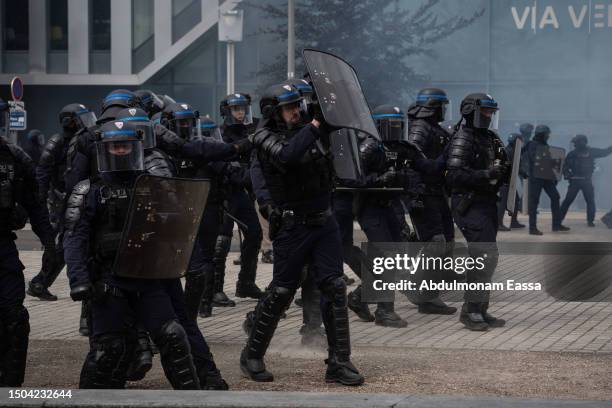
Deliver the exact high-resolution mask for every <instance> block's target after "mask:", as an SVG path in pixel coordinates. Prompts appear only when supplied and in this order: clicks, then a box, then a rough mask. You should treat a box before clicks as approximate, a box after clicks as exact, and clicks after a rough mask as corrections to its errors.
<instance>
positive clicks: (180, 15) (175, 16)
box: [172, 0, 202, 43]
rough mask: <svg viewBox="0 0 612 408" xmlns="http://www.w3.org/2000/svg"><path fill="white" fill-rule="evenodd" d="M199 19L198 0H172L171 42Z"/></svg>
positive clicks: (199, 3) (200, 17)
mask: <svg viewBox="0 0 612 408" xmlns="http://www.w3.org/2000/svg"><path fill="white" fill-rule="evenodd" d="M201 20H202V2H201V1H200V0H172V43H175V42H176V41H178V40H180V39H181V37H183V36H184V35H185V34H187V33H188V32H189V30H191V29H192V28H193V27H194V26H195V25H196V24H198V23H199V22H200V21H201Z"/></svg>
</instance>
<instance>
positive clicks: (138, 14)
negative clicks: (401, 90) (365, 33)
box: [0, 0, 612, 204]
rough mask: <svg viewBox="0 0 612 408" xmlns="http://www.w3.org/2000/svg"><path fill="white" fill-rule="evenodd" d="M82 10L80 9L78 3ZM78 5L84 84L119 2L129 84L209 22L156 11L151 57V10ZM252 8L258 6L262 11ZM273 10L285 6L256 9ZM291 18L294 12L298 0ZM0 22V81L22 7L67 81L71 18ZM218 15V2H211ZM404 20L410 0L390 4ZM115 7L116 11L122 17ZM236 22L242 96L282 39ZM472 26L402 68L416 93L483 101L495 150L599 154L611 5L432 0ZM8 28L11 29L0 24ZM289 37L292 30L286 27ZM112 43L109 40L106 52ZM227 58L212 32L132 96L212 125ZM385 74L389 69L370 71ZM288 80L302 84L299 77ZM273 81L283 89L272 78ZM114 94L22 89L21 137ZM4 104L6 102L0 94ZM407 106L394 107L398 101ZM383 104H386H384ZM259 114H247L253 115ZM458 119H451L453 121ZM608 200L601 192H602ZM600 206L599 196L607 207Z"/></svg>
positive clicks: (24, 40) (137, 3) (197, 10)
mask: <svg viewBox="0 0 612 408" xmlns="http://www.w3.org/2000/svg"><path fill="white" fill-rule="evenodd" d="M84 1H85V0H84ZM87 1H89V7H88V11H89V24H88V30H89V32H88V35H89V64H88V65H89V66H88V72H89V73H90V74H108V75H110V76H111V77H112V75H113V72H112V65H113V64H112V63H111V60H112V55H113V52H114V50H113V44H116V42H115V43H113V24H112V19H113V13H112V7H114V6H115V5H116V4H117V3H118V2H119V1H121V4H125V3H128V4H129V5H130V10H131V16H130V21H131V24H132V27H131V30H130V32H131V38H128V39H125V41H127V42H128V43H129V44H130V50H131V62H130V65H129V66H130V69H129V72H128V74H130V73H131V74H132V75H138V74H139V73H141V72H143V70H147V69H148V67H150V66H151V64H153V65H154V64H155V62H156V58H157V56H156V52H162V51H164V52H165V50H166V49H171V48H172V47H175V46H176V45H177V44H180V43H181V40H182V39H184V38H185V36H186V35H187V34H188V33H190V31H191V30H193V29H194V28H197V27H198V24H200V23H201V21H202V20H203V19H205V18H206V16H207V15H208V14H207V13H214V14H215V15H216V13H218V9H217V7H210V5H211V4H216V3H215V2H214V1H211V0H171V1H170V0H169V1H168V3H167V5H166V9H165V10H166V12H167V13H168V21H169V24H170V26H169V27H168V28H167V30H166V32H164V33H163V35H166V36H167V38H168V40H167V43H166V45H165V48H162V49H158V50H157V51H156V46H155V44H156V37H158V36H159V35H160V34H162V33H160V32H158V31H156V25H155V24H156V17H157V18H159V17H160V16H156V15H155V7H154V6H155V2H154V1H153V0H87ZM262 1H263V0H262ZM266 1H269V2H271V3H274V4H277V5H279V6H283V5H284V4H285V3H286V0H266ZM297 2H298V7H299V0H298V1H297ZM0 3H1V8H0V11H1V13H2V16H0V21H1V22H2V55H1V68H2V72H3V73H5V74H19V73H28V72H30V71H31V67H30V56H29V50H30V45H31V43H32V41H31V37H32V35H34V34H35V32H34V31H33V27H31V26H30V25H29V22H30V19H29V15H30V14H31V13H30V10H29V8H30V7H33V6H34V5H36V6H37V7H38V4H39V3H46V6H45V8H46V12H45V19H46V21H47V22H48V23H47V28H48V29H47V35H46V36H47V45H46V53H47V54H46V68H45V72H46V73H56V72H57V73H61V72H63V73H66V72H69V68H70V67H69V66H67V65H69V64H68V63H67V61H68V59H66V51H67V46H68V47H69V46H70V41H69V40H70V37H69V36H68V37H67V36H66V33H68V34H69V32H70V18H69V17H70V10H68V9H67V5H66V4H67V0H44V1H40V0H38V1H37V0H30V1H9V0H0ZM220 3H221V4H223V0H221V1H220ZM400 3H401V5H402V6H403V7H406V8H414V7H415V5H417V4H420V3H422V1H421V0H401V1H400ZM124 7H125V6H124ZM238 7H239V8H241V9H243V10H244V11H245V20H244V24H245V26H244V40H243V41H242V42H240V43H238V44H237V46H236V62H237V66H236V90H237V91H240V92H248V93H251V94H252V95H253V96H254V97H255V100H257V90H258V89H260V88H261V87H262V86H263V85H264V84H265V83H266V81H268V80H269V79H268V78H266V77H265V75H263V74H265V73H263V72H262V70H263V67H264V66H265V64H267V63H270V62H272V61H274V60H275V59H276V58H277V57H278V56H282V55H284V54H285V53H286V41H285V40H284V39H282V38H277V37H274V36H271V35H269V34H262V33H261V31H262V30H266V29H268V28H275V27H282V25H283V24H285V23H286V22H285V21H283V20H278V19H270V18H268V17H267V16H265V15H263V14H262V12H261V11H260V10H259V9H257V8H254V7H249V6H247V5H244V6H241V5H240V4H239V5H238ZM478 10H483V11H484V13H483V15H482V16H481V17H480V18H478V19H477V20H476V21H475V22H474V23H473V24H472V25H470V26H469V27H467V28H465V29H462V30H460V31H457V32H456V33H454V34H453V35H451V36H450V37H448V38H445V39H443V40H441V41H439V42H438V43H436V44H435V46H434V49H433V51H434V52H433V53H432V54H431V55H423V56H419V57H418V58H414V59H413V60H411V61H410V65H411V66H412V67H413V68H414V69H415V70H416V71H417V72H419V73H424V74H426V75H427V77H428V81H427V83H425V84H423V85H424V86H426V85H432V86H438V87H442V88H444V89H446V90H447V91H448V93H449V95H450V96H451V97H452V99H453V102H454V108H455V111H457V110H458V106H459V102H460V100H461V98H462V97H463V96H465V95H466V94H467V93H470V92H476V91H485V92H488V93H490V94H491V95H493V96H494V97H495V99H496V100H498V102H499V104H500V106H501V125H502V127H501V129H500V131H501V133H502V138H503V139H504V140H505V139H506V138H507V136H508V134H509V133H510V132H513V131H515V130H516V129H517V126H518V124H520V123H522V122H526V121H529V122H533V123H546V124H548V125H550V126H551V128H552V130H553V135H552V138H551V144H555V145H558V146H562V147H564V148H566V149H569V147H570V146H569V140H570V139H571V137H573V136H574V135H575V134H577V133H584V134H587V135H588V136H589V140H590V143H591V144H592V145H595V146H602V147H603V146H607V145H609V144H610V136H609V135H610V134H611V133H612V115H611V114H610V104H609V102H608V99H609V98H608V95H610V94H612V70H611V69H609V67H610V66H612V53H610V51H609V48H610V46H609V44H610V43H611V40H612V0H508V1H498V0H461V1H457V0H442V1H440V3H439V4H438V5H437V6H436V9H435V13H436V14H437V15H438V17H439V20H440V21H443V20H444V19H459V18H461V17H469V16H471V15H472V14H473V13H474V12H475V11H478ZM9 16H10V17H9ZM297 24H298V25H299V20H298V21H297ZM115 41H116V40H115ZM347 41H350V39H348V40H347ZM225 53H226V46H225V44H223V43H219V42H218V41H217V28H216V25H213V26H212V27H211V28H210V29H208V30H207V31H206V32H204V33H203V34H202V35H200V36H199V37H198V38H197V39H195V40H194V41H192V42H191V43H189V44H188V46H186V48H185V49H183V50H182V51H181V52H180V53H179V54H178V55H176V56H175V57H174V58H173V59H172V60H170V61H168V62H167V63H165V64H164V65H163V67H160V69H157V70H156V71H155V73H154V74H153V75H152V76H150V77H148V78H147V79H146V81H145V82H144V83H142V84H140V86H141V87H143V88H149V89H152V90H153V91H156V92H160V93H165V94H168V95H171V96H173V97H174V98H175V99H177V100H179V101H186V102H189V103H191V104H192V105H194V106H195V107H197V108H198V109H199V110H200V112H201V113H203V114H210V115H211V116H213V117H215V118H217V119H218V102H219V100H220V99H221V98H223V97H224V96H225V88H226V83H225V82H226V81H225V72H226V69H225V68H226V67H225V63H226V56H225ZM372 69H378V70H394V69H396V67H393V66H391V67H382V66H373V67H372ZM298 75H301V74H300V73H298ZM279 80H282V78H279ZM116 87H127V88H131V89H134V88H136V85H135V84H127V85H126V84H125V83H121V82H117V83H105V84H102V85H99V86H87V85H83V84H79V85H78V86H71V85H70V84H69V83H68V84H63V85H57V86H54V85H53V84H51V83H49V84H45V85H35V86H30V85H28V82H27V81H26V91H25V95H26V96H25V101H26V107H27V108H28V111H29V115H28V118H29V122H30V127H31V128H34V127H36V128H40V129H42V130H43V131H44V132H45V133H46V134H51V133H53V132H54V131H56V130H57V115H56V112H57V111H58V110H59V109H60V108H61V106H63V105H65V104H67V103H71V102H82V103H85V104H86V105H88V106H89V107H91V108H93V109H97V108H98V104H99V100H100V98H101V97H102V96H103V95H104V94H105V93H106V92H108V91H109V90H111V89H113V88H116ZM0 93H1V96H2V97H4V98H6V97H7V92H6V91H0ZM410 97H411V95H403V100H406V99H410ZM388 102H389V103H396V102H395V100H394V97H393V96H391V97H390V100H389V101H388ZM257 111H258V109H257V108H255V112H257ZM454 116H455V119H457V112H455V115H454ZM608 171H612V165H611V164H609V163H608V161H606V160H602V161H600V162H599V169H598V171H597V173H596V176H595V183H596V187H598V185H597V184H598V183H599V184H603V183H604V180H599V179H598V177H600V176H599V174H604V173H605V172H608ZM605 190H606V189H602V188H600V189H599V191H600V192H601V193H600V196H601V197H599V198H598V201H599V202H601V203H602V204H603V203H604V202H605V201H607V202H609V203H612V192H606V191H605ZM607 190H609V189H607ZM608 195H609V196H608Z"/></svg>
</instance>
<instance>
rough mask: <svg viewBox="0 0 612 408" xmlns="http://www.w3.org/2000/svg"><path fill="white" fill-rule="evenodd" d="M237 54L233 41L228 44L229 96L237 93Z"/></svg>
mask: <svg viewBox="0 0 612 408" xmlns="http://www.w3.org/2000/svg"><path fill="white" fill-rule="evenodd" d="M235 53H236V44H235V43H234V42H233V41H228V42H227V94H228V95H229V94H233V93H234V92H235V86H234V81H235V78H236V76H235V63H236V60H235Z"/></svg>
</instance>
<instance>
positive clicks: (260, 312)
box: [246, 287, 295, 359]
mask: <svg viewBox="0 0 612 408" xmlns="http://www.w3.org/2000/svg"><path fill="white" fill-rule="evenodd" d="M294 294H295V291H294V290H292V289H288V288H283V287H274V288H271V289H270V290H269V291H266V295H265V296H264V297H263V298H262V299H261V300H260V301H259V303H258V304H257V307H256V309H255V319H254V322H253V328H252V329H251V332H250V334H249V339H248V340H247V345H246V349H247V357H248V358H249V359H253V358H254V359H262V358H263V356H264V355H265V354H266V351H267V350H268V346H269V345H270V341H271V340H272V336H273V335H274V331H275V330H276V326H277V325H278V321H279V320H280V318H281V315H282V314H283V312H284V311H285V310H286V309H287V307H288V306H289V305H290V304H291V299H293V295H294Z"/></svg>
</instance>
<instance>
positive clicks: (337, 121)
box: [303, 49, 380, 140]
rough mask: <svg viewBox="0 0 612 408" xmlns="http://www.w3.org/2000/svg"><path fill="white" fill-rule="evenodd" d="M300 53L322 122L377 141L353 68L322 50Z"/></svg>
mask: <svg viewBox="0 0 612 408" xmlns="http://www.w3.org/2000/svg"><path fill="white" fill-rule="evenodd" d="M303 56H304V61H305V62H306V68H307V70H308V73H309V74H310V79H311V81H312V84H313V86H314V89H315V94H316V97H317V100H318V102H319V106H320V107H321V111H322V113H323V117H324V118H325V121H326V122H327V123H328V124H330V125H332V126H335V127H339V128H349V129H355V130H358V131H361V132H365V133H367V134H369V135H371V136H373V137H375V138H377V139H379V140H380V137H379V135H378V131H377V130H376V126H375V125H374V120H373V119H372V113H371V111H370V107H369V106H368V103H367V101H366V99H365V96H364V95H363V91H362V90H361V85H360V84H359V78H357V73H356V72H355V70H354V69H353V67H352V66H351V65H350V64H349V63H347V62H346V61H344V60H343V59H341V58H339V57H337V56H335V55H333V54H329V53H326V52H322V51H317V50H312V49H305V50H304V51H303Z"/></svg>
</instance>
